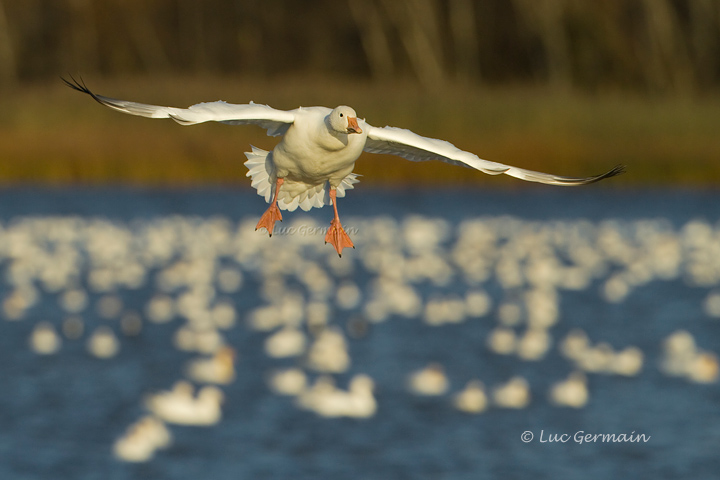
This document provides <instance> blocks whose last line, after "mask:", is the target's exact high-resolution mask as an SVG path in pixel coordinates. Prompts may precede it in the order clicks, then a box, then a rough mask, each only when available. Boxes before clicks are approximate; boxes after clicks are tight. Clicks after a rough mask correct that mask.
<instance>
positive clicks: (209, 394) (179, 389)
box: [145, 382, 224, 426]
mask: <svg viewBox="0 0 720 480" xmlns="http://www.w3.org/2000/svg"><path fill="white" fill-rule="evenodd" d="M188 388H189V389H188ZM192 390H193V388H192V385H190V384H188V383H187V382H178V383H177V384H176V385H175V388H174V389H173V390H172V391H170V392H159V393H157V394H154V395H150V396H148V397H147V398H146V399H145V406H146V407H147V408H148V410H150V411H151V412H152V413H154V414H155V415H156V416H157V417H158V418H160V419H162V420H164V421H166V422H168V423H175V424H177V425H200V426H208V425H215V424H216V423H218V422H219V421H220V417H221V416H222V411H221V408H220V405H221V404H222V402H223V400H224V394H223V392H222V390H220V389H219V388H217V387H215V386H208V387H203V388H201V389H200V391H199V392H198V393H197V396H193V392H192Z"/></svg>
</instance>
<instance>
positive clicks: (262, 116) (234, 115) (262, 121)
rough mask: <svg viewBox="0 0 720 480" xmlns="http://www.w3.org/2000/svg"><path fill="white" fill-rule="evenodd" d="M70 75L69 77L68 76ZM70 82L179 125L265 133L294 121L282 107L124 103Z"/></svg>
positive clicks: (117, 105)
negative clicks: (217, 125)
mask: <svg viewBox="0 0 720 480" xmlns="http://www.w3.org/2000/svg"><path fill="white" fill-rule="evenodd" d="M71 78H72V77H71ZM72 80H73V81H72V82H69V81H67V80H65V79H63V81H64V82H65V84H66V85H68V86H69V87H70V88H73V89H75V90H78V91H80V92H83V93H87V94H88V95H90V96H91V97H92V98H94V99H95V100H97V101H98V102H99V103H101V104H103V105H105V106H106V107H110V108H112V109H114V110H118V111H120V112H123V113H129V114H131V115H139V116H141V117H149V118H172V119H173V120H175V121H176V122H178V123H179V124H181V125H194V124H196V123H202V122H221V123H227V124H230V125H258V126H260V127H262V128H264V129H266V130H267V133H268V135H270V136H277V135H283V134H284V133H285V132H286V131H287V129H288V128H289V127H290V125H292V123H293V122H294V121H295V114H294V113H293V112H288V111H285V110H276V109H274V108H272V107H269V106H267V105H258V104H256V103H253V102H250V103H249V104H246V105H233V104H230V103H226V102H223V101H219V102H209V103H199V104H197V105H193V106H192V107H189V108H175V107H161V106H157V105H148V104H145V103H136V102H128V101H126V100H118V99H115V98H109V97H104V96H102V95H97V94H95V93H93V92H91V91H90V89H88V88H87V87H86V86H85V84H84V83H80V82H78V81H77V80H75V79H74V78H73V79H72Z"/></svg>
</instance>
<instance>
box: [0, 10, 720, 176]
mask: <svg viewBox="0 0 720 480" xmlns="http://www.w3.org/2000/svg"><path fill="white" fill-rule="evenodd" d="M68 73H69V74H73V75H77V74H80V75H82V77H83V78H84V79H85V80H86V82H87V83H88V86H89V87H90V88H92V89H94V90H95V91H97V92H98V93H101V94H104V95H108V96H111V97H117V98H124V99H128V100H136V101H142V102H146V103H157V104H166V105H173V106H187V105H190V104H193V103H197V102H200V101H212V100H216V99H224V100H226V101H229V102H233V103H246V102H248V101H250V100H254V101H256V102H258V103H267V104H270V105H272V106H274V107H276V108H284V109H290V108H295V107H297V106H300V105H306V106H307V105H313V104H320V105H327V106H335V105H337V104H349V105H352V106H353V107H355V109H356V110H357V111H358V113H359V114H360V116H362V117H365V118H366V119H367V120H368V122H370V123H371V124H375V125H378V126H383V125H386V124H390V125H395V126H401V127H405V128H410V129H412V130H414V131H416V132H417V133H420V134H423V135H426V136H432V137H436V138H443V139H445V140H449V141H451V142H453V143H455V144H456V145H457V146H458V147H460V148H463V149H466V150H470V151H473V152H475V153H477V154H478V155H479V156H481V157H483V158H487V159H490V160H497V161H502V162H505V163H510V164H515V165H518V166H523V167H526V168H533V169H538V170H543V171H550V172H553V173H559V174H567V175H586V174H591V173H598V172H600V171H602V170H605V169H607V168H609V167H611V166H612V165H614V164H616V163H625V164H627V165H628V170H629V173H628V174H627V175H625V176H623V177H621V178H619V179H614V180H613V182H614V183H616V184H620V185H622V184H638V183H640V184H643V183H644V184H683V185H715V184H716V183H717V182H718V180H720V166H719V164H720V162H718V160H720V135H718V126H720V96H719V95H718V92H719V89H718V87H719V86H720V1H716V0H594V1H586V0H348V1H338V0H334V1H331V0H316V1H312V2H299V1H294V0H206V1H202V2H200V1H197V0H155V1H152V2H147V1H139V0H122V1H121V0H0V181H1V182H3V183H5V184H13V183H17V182H21V183H38V182H40V183H43V184H47V183H50V184H77V183H132V184H144V185H179V184H180V185H198V184H205V185H207V184H226V185H236V184H243V185H245V184H247V181H246V179H245V178H244V175H245V171H246V170H245V168H244V167H243V166H242V165H241V164H242V162H243V161H244V160H245V158H244V156H243V155H242V152H243V151H246V150H247V149H248V144H250V143H252V144H254V145H257V146H259V147H261V148H271V147H272V145H273V144H274V143H275V142H276V140H275V139H270V138H268V137H266V136H265V135H264V131H262V130H260V129H256V128H254V127H228V126H224V125H200V126H194V127H191V128H188V129H187V130H186V129H181V128H180V127H178V126H177V125H175V124H174V123H173V122H161V121H154V120H147V119H141V118H132V117H129V116H123V115H121V114H117V113H115V112H112V111H109V110H107V109H102V108H101V107H100V106H99V105H97V104H95V103H94V102H92V101H91V100H90V99H89V98H83V97H81V96H79V95H78V94H77V93H74V92H72V91H70V90H69V89H67V88H66V87H64V86H63V85H62V84H61V82H60V81H59V78H58V77H59V76H60V75H67V74H68ZM357 172H358V173H361V174H365V175H366V177H365V178H364V179H363V181H364V182H371V183H376V184H383V183H385V184H396V183H398V182H404V183H406V184H409V183H420V184H434V183H438V182H439V183H449V182H465V183H478V182H488V181H490V182H493V183H498V184H501V185H504V186H508V185H516V184H517V182H516V181H512V180H498V179H497V178H492V179H489V178H488V177H487V176H485V175H483V174H480V173H475V172H471V171H469V170H466V169H461V168H456V167H451V166H447V165H438V164H435V163H429V164H421V165H420V164H412V163H409V162H406V161H404V160H402V159H397V158H385V157H380V156H373V155H367V156H364V157H363V158H362V159H361V161H359V162H358V166H357ZM616 180H617V181H616Z"/></svg>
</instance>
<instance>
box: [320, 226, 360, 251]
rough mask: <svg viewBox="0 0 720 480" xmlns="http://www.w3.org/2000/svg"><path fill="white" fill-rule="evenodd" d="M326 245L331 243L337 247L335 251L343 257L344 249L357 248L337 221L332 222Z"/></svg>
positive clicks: (326, 237) (326, 236)
mask: <svg viewBox="0 0 720 480" xmlns="http://www.w3.org/2000/svg"><path fill="white" fill-rule="evenodd" d="M325 243H329V244H330V245H332V246H333V247H335V251H337V253H338V255H339V256H341V257H342V251H343V248H355V245H353V242H352V240H350V237H349V236H348V234H347V233H345V230H343V228H342V225H341V224H340V221H339V220H337V219H334V220H333V221H332V222H330V228H329V229H328V232H327V235H325Z"/></svg>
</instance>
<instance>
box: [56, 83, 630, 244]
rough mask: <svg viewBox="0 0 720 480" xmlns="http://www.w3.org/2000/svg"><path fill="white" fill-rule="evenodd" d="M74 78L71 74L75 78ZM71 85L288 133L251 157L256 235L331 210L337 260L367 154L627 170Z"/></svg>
mask: <svg viewBox="0 0 720 480" xmlns="http://www.w3.org/2000/svg"><path fill="white" fill-rule="evenodd" d="M71 78H72V77H71ZM63 81H64V82H65V83H66V84H67V85H68V86H69V87H71V88H73V89H75V90H78V91H80V92H83V93H87V94H88V95H91V96H92V97H93V98H94V99H95V100H97V101H98V102H99V103H101V104H103V105H105V106H107V107H110V108H113V109H115V110H118V111H121V112H124V113H129V114H131V115H139V116H143V117H150V118H172V119H173V120H175V121H176V122H178V123H180V124H181V125H193V124H196V123H203V122H209V121H215V122H221V123H226V124H230V125H248V124H250V125H258V126H260V127H262V128H265V129H266V130H267V133H268V135H270V136H282V140H281V141H280V143H278V144H277V145H276V146H275V148H274V149H273V150H272V152H267V151H265V150H260V149H259V148H255V147H252V152H247V153H245V155H246V156H247V158H248V161H247V162H245V165H246V166H247V167H248V169H249V170H250V171H249V172H248V176H250V177H252V186H253V187H254V188H255V189H257V192H258V195H260V196H263V197H265V201H266V202H268V203H270V207H269V208H268V209H267V211H266V212H265V213H264V214H263V216H262V217H261V218H260V221H259V222H258V224H257V227H256V230H257V229H259V228H265V229H267V231H268V233H269V234H270V236H272V232H273V227H274V225H275V222H276V221H278V220H282V215H281V214H280V210H281V209H282V210H289V211H293V210H295V209H296V208H297V207H300V208H302V209H303V210H310V209H311V208H313V207H322V206H323V205H332V206H333V209H334V210H335V217H334V219H333V220H332V222H331V224H330V228H329V229H328V232H327V235H326V236H325V243H328V242H329V243H331V244H332V245H333V247H335V250H336V251H337V252H338V254H339V255H342V250H343V248H346V247H353V243H352V241H351V240H350V237H348V235H347V234H346V233H345V230H343V228H342V225H341V224H340V218H339V216H338V211H337V201H336V199H337V197H344V196H345V190H349V189H351V188H354V187H353V184H354V183H357V182H358V179H357V175H356V174H354V173H352V171H353V169H354V167H355V161H356V160H357V159H358V157H359V156H360V154H361V153H362V152H363V151H366V152H370V153H380V154H392V155H398V156H400V157H403V158H405V159H407V160H412V161H425V160H441V161H443V162H447V163H451V164H454V165H462V166H465V167H471V168H475V169H477V170H480V171H482V172H485V173H488V174H491V175H497V174H500V173H504V174H506V175H510V176H513V177H516V178H520V179H522V180H527V181H530V182H539V183H547V184H551V185H585V184H588V183H593V182H597V181H599V180H602V179H604V178H608V177H612V176H615V175H618V174H619V173H622V172H623V170H624V167H622V166H616V167H615V168H613V169H612V170H610V171H608V172H606V173H603V174H601V175H595V176H591V177H585V178H573V177H561V176H557V175H550V174H547V173H540V172H534V171H531V170H524V169H522V168H517V167H512V166H509V165H503V164H502V163H496V162H491V161H489V160H483V159H481V158H479V157H478V156H477V155H474V154H472V153H470V152H465V151H463V150H460V149H459V148H457V147H455V145H453V144H451V143H449V142H446V141H443V140H436V139H434V138H427V137H422V136H420V135H417V134H415V133H413V132H411V131H410V130H405V129H402V128H395V127H384V128H378V127H373V126H372V125H370V124H368V123H366V122H365V120H363V119H359V118H358V117H357V114H356V113H355V110H353V109H352V108H350V107H347V106H339V107H336V108H334V109H330V108H326V107H306V108H303V107H300V108H297V109H295V110H289V111H286V110H276V109H274V108H272V107H269V106H267V105H259V104H256V103H253V102H250V103H249V104H242V105H233V104H229V103H226V102H223V101H218V102H209V103H199V104H197V105H193V106H191V107H189V108H175V107H162V106H156V105H147V104H143V103H135V102H129V101H125V100H117V99H114V98H108V97H104V96H101V95H96V94H95V93H93V92H91V91H90V90H89V89H88V88H87V87H86V86H85V84H84V83H81V82H78V81H77V80H75V79H74V78H72V82H70V81H68V80H65V79H63Z"/></svg>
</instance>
